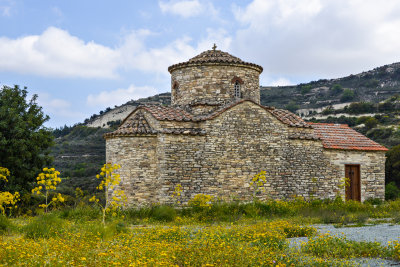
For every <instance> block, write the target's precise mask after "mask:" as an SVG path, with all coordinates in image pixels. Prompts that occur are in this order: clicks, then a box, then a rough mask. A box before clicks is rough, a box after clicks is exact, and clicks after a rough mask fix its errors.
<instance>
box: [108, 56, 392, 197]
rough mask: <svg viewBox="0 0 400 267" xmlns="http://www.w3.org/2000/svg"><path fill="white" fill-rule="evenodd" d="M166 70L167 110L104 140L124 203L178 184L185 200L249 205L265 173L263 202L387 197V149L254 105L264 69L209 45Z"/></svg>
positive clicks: (337, 128)
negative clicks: (200, 197)
mask: <svg viewBox="0 0 400 267" xmlns="http://www.w3.org/2000/svg"><path fill="white" fill-rule="evenodd" d="M168 70H169V72H170V73H171V90H172V94H171V97H172V99H171V100H172V106H170V107H167V106H156V105H144V106H139V107H137V108H136V109H135V110H134V111H133V112H132V113H131V114H130V115H129V116H128V117H127V118H126V119H125V120H124V121H123V122H122V124H121V126H120V127H119V128H118V129H117V130H116V131H114V132H112V133H108V134H106V135H105V138H106V160H107V162H111V163H118V164H120V165H121V169H119V173H120V175H121V184H120V185H119V186H120V188H121V189H123V190H124V191H125V193H126V194H127V197H128V200H129V204H130V205H145V204H151V203H171V202H172V197H171V195H172V193H173V191H174V189H175V187H176V186H177V185H178V184H181V185H182V190H183V192H182V199H181V200H182V201H183V203H186V202H187V201H188V200H189V199H191V198H193V197H194V196H195V195H197V194H200V193H202V194H208V195H213V196H215V197H217V198H220V199H222V200H226V201H230V200H233V199H240V200H243V201H249V200H251V199H252V196H253V191H252V188H251V186H250V184H249V182H250V179H251V178H252V177H253V176H254V175H255V174H257V173H259V172H260V171H262V170H264V171H266V172H267V182H266V184H265V186H264V187H265V190H264V191H262V192H260V193H259V194H258V196H257V197H258V198H260V199H261V200H265V199H288V198H293V197H304V198H305V199H310V198H312V197H315V198H329V199H333V198H335V197H336V196H337V195H340V196H342V197H343V198H346V199H355V200H359V201H364V200H367V199H369V198H380V199H383V198H384V173H385V169H384V168H385V151H386V150H387V149H386V148H385V147H383V146H381V145H379V144H377V143H375V142H373V141H372V140H370V139H368V138H367V137H365V136H363V135H361V134H360V133H358V132H356V131H354V130H352V129H351V128H350V127H348V126H347V125H339V124H318V123H317V124H315V123H307V122H305V121H303V120H302V119H301V118H300V117H298V116H297V115H295V114H293V113H291V112H289V111H287V110H282V109H276V108H274V107H268V106H261V105H260V87H259V75H260V74H261V72H262V70H263V69H262V67H261V66H258V65H256V64H253V63H247V62H244V61H242V60H241V59H239V58H237V57H234V56H232V55H230V54H228V53H226V52H222V51H220V50H216V49H215V48H214V49H212V50H208V51H205V52H203V53H201V54H199V55H198V56H196V57H194V58H192V59H190V60H188V61H187V62H183V63H179V64H175V65H172V66H170V67H169V68H168ZM354 170H355V171H354ZM345 176H348V180H349V181H350V185H349V186H347V187H343V186H341V185H343V181H344V180H343V178H344V177H345ZM111 193H112V192H111Z"/></svg>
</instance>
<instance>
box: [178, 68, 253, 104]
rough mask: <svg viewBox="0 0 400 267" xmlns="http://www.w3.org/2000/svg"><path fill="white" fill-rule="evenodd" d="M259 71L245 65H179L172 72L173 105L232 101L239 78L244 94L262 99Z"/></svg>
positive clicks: (244, 95)
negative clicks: (236, 80) (236, 79)
mask: <svg viewBox="0 0 400 267" xmlns="http://www.w3.org/2000/svg"><path fill="white" fill-rule="evenodd" d="M259 75H260V72H259V70H256V69H255V68H251V67H249V66H245V65H243V66H241V65H237V66H224V65H203V66H200V65H199V66H191V67H184V68H179V69H177V70H174V71H173V72H172V73H171V102H172V105H188V104H193V103H213V104H215V103H219V104H224V103H227V102H230V101H232V100H234V99H235V97H234V82H232V81H233V80H234V79H235V78H239V79H240V80H241V82H242V84H241V96H242V98H248V99H251V100H253V101H255V102H256V103H260V86H259Z"/></svg>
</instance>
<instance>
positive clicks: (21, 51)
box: [0, 0, 400, 128]
mask: <svg viewBox="0 0 400 267" xmlns="http://www.w3.org/2000/svg"><path fill="white" fill-rule="evenodd" d="M382 3H383V2H381V1H375V0H302V1H298V0H247V1H246V0H242V1H225V0H215V1H212V0H159V1H132V0H131V1H127V0H115V1H105V0H96V1H92V0H84V1H76V0H64V1H61V0H40V1H29V0H26V1H18V0H0V85H9V86H13V85H14V84H18V85H20V86H27V87H28V90H29V92H30V94H38V95H39V99H38V102H39V104H40V105H42V106H43V109H44V112H45V113H46V114H48V115H50V117H51V119H50V121H49V122H47V123H46V126H48V127H53V128H54V127H59V126H62V125H64V124H66V125H72V124H74V123H77V122H82V121H83V120H84V119H85V118H88V117H90V116H91V115H92V114H94V113H98V112H99V111H100V110H104V109H105V108H107V107H114V106H115V105H121V104H123V103H125V102H127V101H129V100H131V99H138V98H141V97H147V96H151V95H154V94H156V93H162V92H167V91H169V90H170V76H169V73H168V71H167V67H168V66H169V65H172V64H175V63H178V62H182V61H186V60H187V59H189V58H191V57H193V56H195V55H197V54H199V53H200V52H202V51H204V50H208V49H211V47H212V45H213V43H216V44H217V46H218V49H221V50H223V51H226V52H229V53H231V54H233V55H235V56H238V57H240V58H241V59H243V60H245V61H249V62H253V63H256V64H259V65H261V66H263V67H264V72H263V73H262V75H261V85H265V86H267V85H286V84H297V83H300V82H309V81H311V80H318V79H322V78H337V77H342V76H346V75H349V74H355V73H358V72H362V71H364V70H369V69H372V68H374V67H378V66H381V65H384V64H390V63H393V62H398V61H400V49H399V47H400V16H399V15H398V14H400V1H398V0H386V1H384V4H382Z"/></svg>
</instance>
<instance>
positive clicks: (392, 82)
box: [84, 63, 400, 128]
mask: <svg viewBox="0 0 400 267" xmlns="http://www.w3.org/2000/svg"><path fill="white" fill-rule="evenodd" d="M260 88H261V104H262V105H266V106H274V107H278V108H286V109H289V110H291V111H294V112H295V111H297V110H302V111H303V112H304V111H307V110H310V109H316V110H320V111H322V109H324V108H326V107H328V106H331V105H337V106H339V107H340V104H342V103H351V102H374V103H377V102H380V101H383V100H385V99H388V98H389V97H391V96H393V95H396V94H399V95H400V63H393V64H390V65H385V66H382V67H378V68H375V69H373V70H370V71H366V72H362V73H359V74H356V75H349V76H346V77H343V78H339V79H329V80H328V79H321V80H318V81H312V82H309V83H303V84H298V85H293V86H261V87H260ZM145 103H147V104H162V105H170V103H171V94H170V93H162V94H158V95H155V96H151V97H147V98H142V99H138V100H130V101H128V102H127V103H125V104H123V105H121V106H116V107H115V108H107V109H106V110H105V111H101V112H100V114H94V115H92V117H91V118H90V119H87V120H85V123H84V124H85V125H86V126H89V127H103V128H107V127H109V126H110V125H113V124H115V123H118V122H119V121H121V120H123V119H124V118H125V117H126V116H127V115H128V114H129V113H130V112H131V111H132V110H133V109H134V108H135V107H137V106H138V105H140V104H145Z"/></svg>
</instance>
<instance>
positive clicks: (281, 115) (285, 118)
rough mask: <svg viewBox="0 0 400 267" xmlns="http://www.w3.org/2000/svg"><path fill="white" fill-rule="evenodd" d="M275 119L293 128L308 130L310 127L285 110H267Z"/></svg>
mask: <svg viewBox="0 0 400 267" xmlns="http://www.w3.org/2000/svg"><path fill="white" fill-rule="evenodd" d="M268 111H269V112H270V113H271V114H272V115H273V116H274V117H275V118H277V119H278V120H280V121H281V122H283V123H284V124H287V125H289V126H293V127H304V128H310V127H311V126H310V125H309V124H308V123H307V122H305V121H304V120H303V119H302V118H300V117H299V116H297V115H296V114H294V113H292V112H290V111H289V110H285V109H270V110H268Z"/></svg>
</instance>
